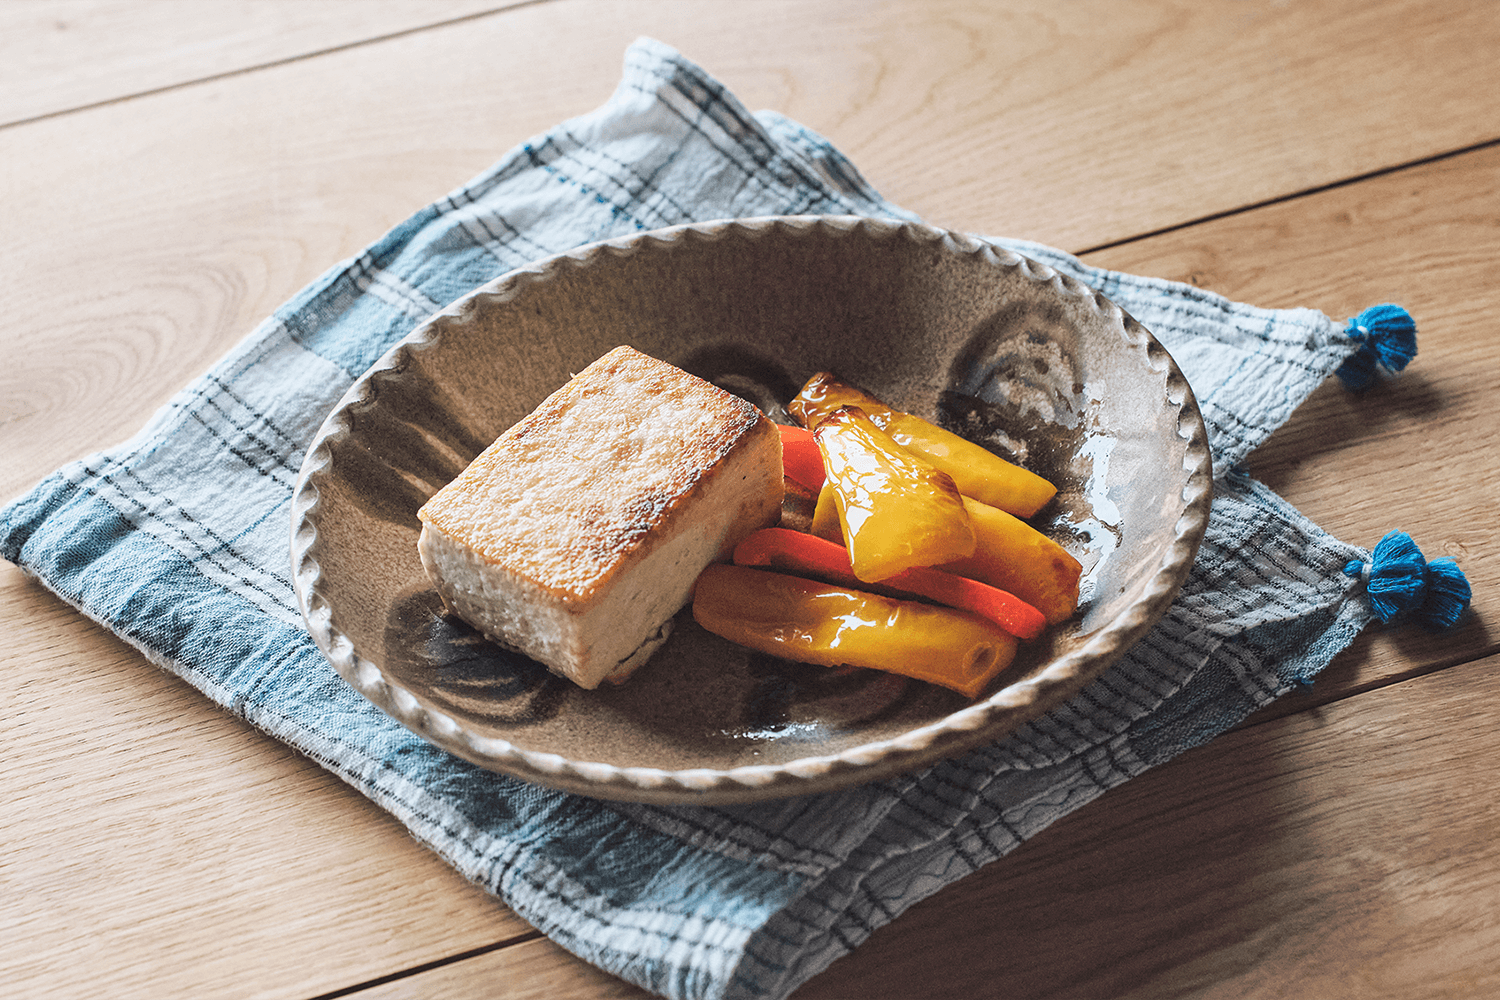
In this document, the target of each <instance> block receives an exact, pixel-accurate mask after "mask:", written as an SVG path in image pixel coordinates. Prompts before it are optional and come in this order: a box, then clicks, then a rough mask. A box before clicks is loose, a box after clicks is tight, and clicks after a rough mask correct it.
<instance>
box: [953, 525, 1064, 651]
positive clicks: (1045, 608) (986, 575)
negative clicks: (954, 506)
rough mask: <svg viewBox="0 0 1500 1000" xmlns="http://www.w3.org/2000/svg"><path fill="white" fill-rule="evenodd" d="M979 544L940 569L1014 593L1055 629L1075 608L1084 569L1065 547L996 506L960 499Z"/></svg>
mask: <svg viewBox="0 0 1500 1000" xmlns="http://www.w3.org/2000/svg"><path fill="white" fill-rule="evenodd" d="M964 509H965V510H966V511H968V514H969V523H970V525H972V526H973V528H974V535H975V537H976V538H977V539H978V540H979V544H978V545H976V546H975V548H974V554H973V555H972V556H968V557H966V558H963V559H959V560H956V561H954V562H951V563H948V564H946V565H944V566H942V567H940V568H941V569H943V570H946V571H947V572H949V573H957V574H958V575H959V576H966V577H968V578H969V579H971V580H979V581H980V582H982V583H987V584H989V585H990V586H991V587H996V588H998V589H1000V590H1003V591H1006V592H1008V593H1011V594H1015V595H1016V596H1017V597H1019V598H1020V599H1021V600H1023V601H1025V602H1026V603H1028V604H1030V605H1032V606H1033V607H1035V608H1036V609H1037V610H1038V611H1040V612H1041V613H1042V614H1043V615H1044V616H1045V617H1046V619H1047V624H1049V625H1056V624H1057V623H1058V622H1061V621H1065V620H1066V619H1068V618H1069V617H1071V616H1072V614H1073V612H1074V611H1076V610H1077V609H1078V581H1079V577H1081V576H1082V574H1083V567H1082V566H1081V565H1079V562H1078V560H1077V559H1074V558H1073V556H1072V554H1071V553H1069V552H1068V550H1067V549H1065V548H1063V547H1062V546H1061V545H1058V544H1057V543H1056V542H1054V541H1053V540H1052V539H1050V538H1048V537H1047V536H1046V535H1044V534H1042V533H1041V532H1040V531H1038V530H1036V529H1035V528H1033V527H1032V526H1031V525H1029V524H1027V523H1026V522H1025V521H1023V520H1021V519H1020V518H1018V517H1015V516H1013V515H1011V514H1007V513H1006V512H1005V511H1003V510H1000V509H998V508H996V507H990V506H988V505H986V504H982V503H980V502H979V501H977V500H974V499H971V498H969V497H965V498H964Z"/></svg>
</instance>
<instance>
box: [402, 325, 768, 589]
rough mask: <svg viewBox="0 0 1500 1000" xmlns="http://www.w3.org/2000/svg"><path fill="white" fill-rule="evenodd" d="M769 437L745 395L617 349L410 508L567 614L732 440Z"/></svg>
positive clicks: (629, 558)
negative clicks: (530, 584) (567, 607)
mask: <svg viewBox="0 0 1500 1000" xmlns="http://www.w3.org/2000/svg"><path fill="white" fill-rule="evenodd" d="M775 437H776V429H775V426H774V425H773V424H772V423H771V422H770V421H769V420H768V419H767V418H766V417H765V416H764V415H763V414H762V413H761V412H760V410H758V409H757V408H756V407H755V406H754V405H753V404H751V403H749V402H746V401H745V400H743V399H741V398H739V397H738V396H735V395H733V394H732V393H729V392H726V391H724V390H723V389H720V388H718V387H717V386H715V385H712V384H711V383H709V382H706V381H704V380H703V379H700V378H697V377H696V376H693V375H690V374H688V373H687V372H684V371H682V370H681V369H679V368H677V367H675V366H673V365H670V364H667V363H666V362H663V361H658V360H656V359H655V358H651V357H648V356H647V355H645V354H642V353H640V352H639V351H636V350H634V349H632V348H630V347H618V348H616V349H615V350H613V351H610V352H609V353H608V354H606V355H604V356H603V357H602V358H600V359H599V360H597V361H595V362H594V363H593V364H591V365H589V366H588V367H587V368H585V369H584V370H583V371H582V372H580V373H579V374H578V375H577V376H576V377H574V378H573V379H572V380H571V381H570V382H568V383H567V384H566V385H565V386H563V387H562V388H561V389H559V390H558V391H557V392H555V393H553V394H552V395H551V396H549V397H548V398H547V399H546V400H545V401H544V402H543V403H542V404H541V405H540V406H538V407H537V408H536V409H535V410H534V411H532V413H531V414H529V415H528V416H526V417H525V418H523V419H522V420H521V421H520V422H519V423H517V424H515V425H514V426H513V427H511V428H510V429H509V430H507V431H505V432H504V433H503V434H501V435H500V437H499V438H497V439H496V440H495V442H494V443H493V444H491V445H490V447H489V448H487V449H485V451H484V452H483V453H482V454H481V455H480V456H479V457H478V458H476V459H475V460H474V462H473V463H472V464H471V465H470V466H469V467H468V468H467V469H466V470H464V472H463V473H461V474H460V475H459V476H458V478H457V479H455V480H454V481H453V482H452V483H450V484H449V485H448V486H446V487H444V488H443V489H442V490H440V491H438V493H436V494H435V495H434V496H433V497H432V498H431V499H430V500H429V501H428V502H427V503H426V504H425V505H424V506H423V507H422V509H421V510H420V511H419V513H418V516H419V517H420V518H421V520H422V521H423V522H424V523H426V524H430V525H432V526H434V527H436V528H438V529H440V530H441V531H443V532H444V533H446V534H447V535H449V536H450V537H452V538H453V539H454V540H456V541H458V542H461V543H462V544H464V545H465V546H467V547H468V548H470V549H471V550H472V551H473V552H474V553H475V554H476V555H477V556H478V557H480V558H481V559H483V560H484V561H485V562H487V563H489V564H492V565H495V566H501V567H504V568H505V569H506V570H508V571H509V572H512V573H515V574H517V575H518V576H520V577H523V578H526V579H528V580H530V581H532V582H533V583H535V584H536V585H537V586H539V587H541V588H542V589H544V590H545V591H548V592H550V593H551V594H552V595H553V596H554V597H555V598H556V599H558V600H560V601H562V602H564V603H565V604H568V605H571V606H572V607H571V610H573V611H575V612H578V611H582V610H584V608H585V607H586V606H587V605H588V603H589V602H590V601H591V600H592V599H593V598H594V597H595V596H596V595H598V594H599V593H600V592H601V590H603V589H606V588H607V587H608V585H609V583H610V580H611V577H612V576H613V575H614V574H615V573H616V572H618V571H619V569H620V567H621V566H622V565H624V564H626V563H633V562H636V561H637V560H638V558H639V557H640V556H642V555H644V554H645V552H646V551H648V550H649V549H650V548H651V547H652V546H653V545H654V544H655V543H656V540H657V539H659V538H660V537H662V536H664V535H670V534H671V532H672V531H673V530H674V525H675V524H676V522H678V521H679V520H681V519H682V518H683V517H684V515H685V512H687V511H688V510H689V509H690V508H691V506H692V503H693V501H694V499H695V497H696V496H697V495H698V494H700V493H701V492H702V491H703V489H704V486H705V483H706V482H707V481H708V478H709V477H711V476H713V475H714V474H715V472H716V468H717V467H718V466H719V463H720V462H721V461H722V460H723V459H724V458H725V457H726V456H728V455H729V454H730V453H731V452H732V451H733V450H734V449H735V448H736V447H747V446H748V447H752V448H753V449H761V448H765V447H767V446H768V445H767V443H766V442H765V441H763V440H760V439H761V438H775ZM774 446H775V448H776V457H777V460H778V462H779V455H780V445H779V441H777V442H775V443H774ZM777 478H778V479H779V474H778V477H777ZM778 485H779V483H778ZM779 502H780V497H779V495H778V496H777V497H775V499H774V501H773V503H775V504H779ZM746 513H749V512H748V511H747V512H746Z"/></svg>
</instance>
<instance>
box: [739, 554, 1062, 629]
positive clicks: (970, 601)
mask: <svg viewBox="0 0 1500 1000" xmlns="http://www.w3.org/2000/svg"><path fill="white" fill-rule="evenodd" d="M734 564H735V565H736V566H763V567H768V568H770V569H775V570H780V571H782V572H785V573H790V574H792V575H794V576H808V577H812V578H814V579H818V580H822V581H824V582H825V583H835V584H842V585H844V586H849V587H861V586H867V587H868V588H869V589H870V590H871V591H872V592H873V593H877V594H884V595H886V596H888V597H925V598H928V599H929V600H933V601H937V602H938V603H939V604H944V605H947V606H948V607H950V608H958V609H959V610H960V611H972V612H973V613H974V614H977V615H979V616H980V617H982V618H986V619H988V620H989V621H992V622H994V623H995V624H996V625H999V626H1000V627H1001V628H1003V629H1005V631H1007V632H1009V633H1010V634H1011V635H1013V636H1015V637H1016V638H1018V639H1034V638H1036V637H1037V636H1038V635H1040V634H1041V631H1042V629H1044V628H1046V626H1047V619H1046V618H1045V617H1044V616H1043V615H1042V613H1041V612H1040V611H1038V610H1037V609H1036V608H1034V607H1032V606H1031V605H1030V604H1027V603H1026V602H1025V601H1023V600H1021V599H1020V598H1019V597H1016V596H1015V595H1014V594H1008V593H1006V592H1005V591H1003V590H998V589H996V588H994V587H991V586H990V585H989V584H986V583H981V582H980V581H978V580H971V579H968V578H967V577H962V576H956V575H955V574H953V573H945V572H943V571H942V570H939V569H932V568H930V567H926V566H919V567H916V568H914V569H909V570H906V571H905V572H902V573H897V574H896V575H895V576H893V577H889V578H887V579H885V580H882V581H881V582H880V583H878V584H868V585H865V584H863V583H862V582H861V581H860V580H859V578H858V577H856V576H855V575H854V568H853V567H852V566H851V565H850V564H849V550H848V549H846V548H844V547H843V546H842V545H840V544H838V543H837V542H831V541H829V540H828V539H826V538H818V537H815V536H813V535H808V534H803V533H802V532H800V531H792V530H790V529H788V528H762V529H760V530H759V531H754V532H751V533H750V534H749V535H748V536H747V537H746V538H745V539H744V540H743V541H741V542H740V543H739V545H737V546H735V549H734Z"/></svg>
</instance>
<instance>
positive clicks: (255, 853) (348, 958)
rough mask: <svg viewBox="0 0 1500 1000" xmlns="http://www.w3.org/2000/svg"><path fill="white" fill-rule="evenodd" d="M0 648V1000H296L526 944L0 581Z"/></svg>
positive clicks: (12, 573) (385, 835)
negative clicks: (1, 656)
mask: <svg viewBox="0 0 1500 1000" xmlns="http://www.w3.org/2000/svg"><path fill="white" fill-rule="evenodd" d="M0 635H4V636H5V637H6V650H5V653H6V665H5V682H4V684H3V685H0V746H3V747H4V748H5V751H4V753H3V754H0V782H3V784H4V787H5V789H6V797H5V802H6V808H5V810H4V817H3V819H0V828H3V831H4V832H3V836H0V841H3V843H4V844H5V855H4V861H3V863H0V884H3V886H4V896H5V899H6V904H5V905H4V906H3V907H0V930H3V933H0V982H3V983H5V984H6V985H5V989H4V993H5V995H6V996H7V997H13V998H22V997H58V996H69V997H81V996H83V995H85V994H86V993H87V994H89V995H107V996H114V997H148V996H149V997H171V996H181V997H204V996H224V995H233V996H237V997H247V998H248V997H258V996H265V997H286V996H314V995H317V994H320V993H325V992H329V991H332V990H334V989H337V988H339V987H343V986H347V985H349V984H350V983H351V982H361V981H369V980H373V979H376V978H378V977H379V976H381V975H384V974H385V973H387V972H389V971H390V970H391V969H392V968H405V967H411V966H415V965H419V964H421V963H423V962H425V961H430V960H431V959H432V958H434V957H437V956H442V955H450V954H455V953H460V952H463V951H465V950H467V949H470V948H474V947H479V946H482V945H487V944H490V943H492V942H494V941H496V940H503V939H506V938H509V937H513V936H515V935H517V934H524V933H526V932H528V931H529V930H530V928H529V927H528V926H527V925H526V924H525V923H524V922H523V921H521V920H520V919H519V918H518V917H516V916H515V915H514V914H512V913H510V911H509V910H508V909H506V907H504V906H503V905H501V904H500V903H499V902H498V901H497V900H495V899H494V898H493V897H490V896H488V895H486V894H485V893H483V892H482V891H480V890H479V889H477V888H475V887H474V886H471V885H470V884H469V883H468V882H466V881H465V880H464V879H463V878H462V877H461V876H460V875H458V873H457V872H455V871H454V870H453V869H452V868H450V867H448V866H447V865H446V864H444V863H443V862H442V861H440V860H439V859H438V858H437V856H436V855H434V854H432V853H431V852H430V851H428V850H427V849H426V848H425V847H424V846H422V845H421V844H419V843H417V842H416V841H415V840H413V839H412V838H411V837H410V836H409V835H408V834H407V833H406V831H405V829H404V828H403V827H401V825H400V824H398V823H397V822H396V821H395V820H394V819H392V818H391V817H390V815H389V814H387V813H386V812H385V811H384V810H381V809H379V808H377V807H376V806H375V805H373V804H372V803H370V802H369V801H368V800H366V799H365V798H364V797H363V796H362V795H360V794H359V793H358V792H356V791H354V790H353V789H352V788H350V787H349V786H347V785H345V784H344V783H342V782H341V781H339V780H338V779H336V778H334V777H333V776H332V775H331V774H330V773H329V772H327V771H325V770H324V769H323V768H322V767H320V766H319V765H317V764H316V763H314V762H313V761H311V760H308V759H306V758H304V757H301V756H299V755H297V754H295V753H292V752H290V751H288V750H287V748H286V747H285V746H284V745H283V744H281V743H278V742H277V741H275V740H273V739H272V738H271V737H269V736H266V735H264V734H262V733H260V732H259V731H257V730H255V729H254V728H252V727H251V726H250V725H248V724H247V723H244V722H242V721H240V720H238V719H236V718H234V717H232V716H230V715H229V714H228V713H225V712H222V711H220V710H219V709H218V708H216V707H214V706H213V705H212V704H211V703H209V702H208V700H207V699H205V698H203V697H202V696H201V695H199V694H198V693H197V692H196V691H193V690H192V689H190V688H189V687H188V686H187V685H186V684H185V683H184V682H182V681H180V680H178V679H177V678H175V677H173V676H171V675H170V674H167V673H166V672H164V671H162V670H159V669H158V668H157V667H155V666H153V665H151V664H150V663H148V662H146V661H145V660H144V659H143V658H142V657H141V656H140V654H139V653H137V652H136V651H135V650H134V649H132V648H130V647H128V646H126V645H125V644H124V643H122V642H120V641H119V640H118V639H116V638H115V637H114V636H112V635H111V634H110V633H108V632H106V631H105V630H103V629H101V628H99V627H98V626H96V625H94V624H93V623H91V622H89V621H87V620H86V619H84V618H83V617H82V616H81V615H79V614H78V613H77V612H75V611H73V610H72V609H71V608H70V607H68V606H67V605H65V604H63V603H62V602H61V601H59V600H58V599H57V598H55V597H54V596H52V595H51V594H50V593H48V592H46V591H45V590H43V589H42V588H41V587H40V586H38V585H37V584H36V583H35V582H33V581H31V580H29V579H27V578H26V577H25V576H24V575H23V574H22V573H21V571H20V570H18V569H16V568H15V567H14V566H12V565H10V564H9V563H0ZM337 941H343V942H344V944H342V945H335V944H334V942H337ZM91 991H94V992H91Z"/></svg>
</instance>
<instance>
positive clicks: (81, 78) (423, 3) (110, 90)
mask: <svg viewBox="0 0 1500 1000" xmlns="http://www.w3.org/2000/svg"><path fill="white" fill-rule="evenodd" d="M516 2H520V0H511V3H516ZM505 6H507V4H506V3H505V2H504V0H320V2H318V3H315V4H312V3H283V2H281V0H214V2H213V3H202V2H197V3H181V2H179V3H157V2H146V3H142V2H140V0H7V2H6V3H5V4H3V5H0V127H4V126H6V125H12V124H15V123H17V122H22V121H27V120H30V119H34V118H39V117H42V116H45V115H54V114H60V113H63V112H66V111H71V110H74V109H77V108H80V107H87V106H89V105H93V104H100V103H103V102H106V101H116V100H120V99H122V98H126V97H130V96H133V95H137V94H143V93H149V92H150V91H153V90H160V89H162V88H164V87H176V86H181V85H182V84H185V83H191V82H193V81H195V80H201V79H204V78H207V77H214V76H222V75H224V74H226V73H236V72H242V71H244V70H246V69H251V68H254V67H256V66H264V65H267V64H269V63H276V62H281V61H284V60H287V59H298V58H306V57H307V56H309V55H312V54H315V53H318V52H322V51H327V50H329V49H334V48H340V47H342V46H346V45H354V44H358V43H360V42H366V41H369V40H371V39H375V38H384V37H388V36H390V35H393V34H399V33H401V32H404V31H410V30H413V29H417V28H423V27H428V26H431V25H433V24H435V23H438V22H441V21H449V20H454V19H457V18H462V17H468V16H473V15H475V14H479V13H484V12H486V11H493V10H496V9H499V8H503V7H505Z"/></svg>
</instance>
